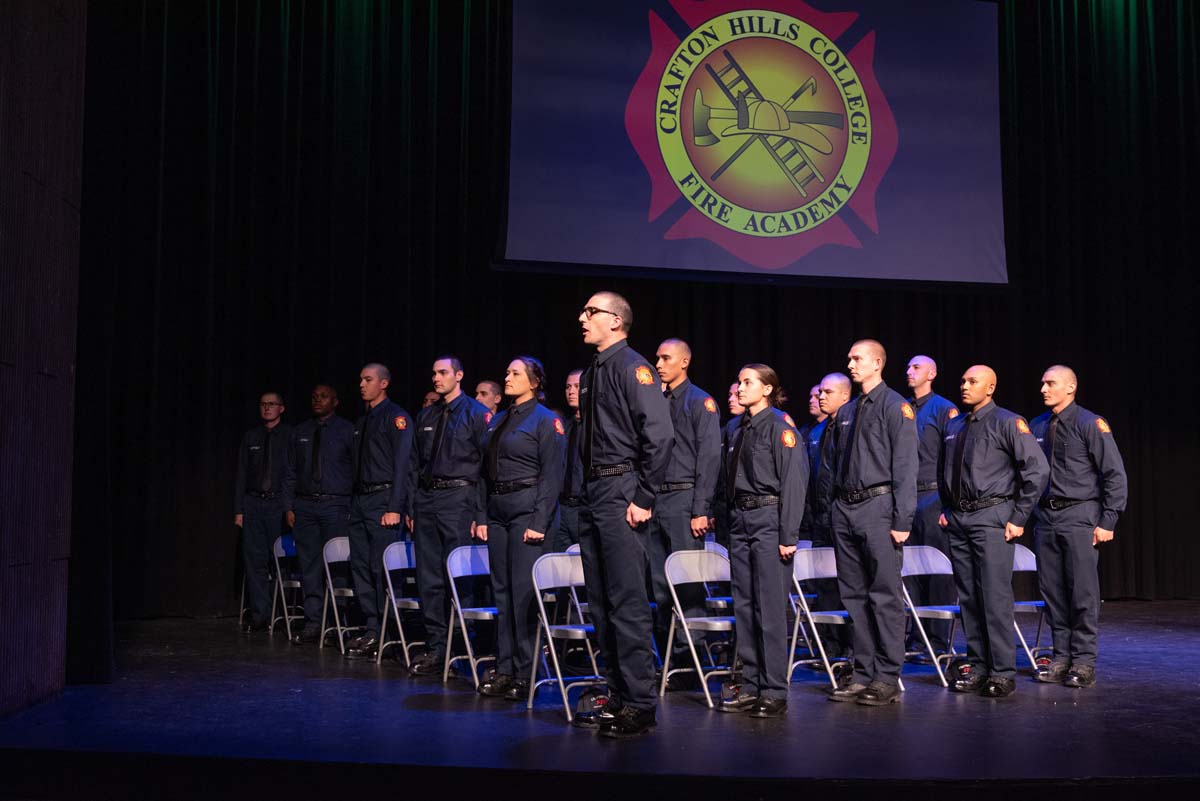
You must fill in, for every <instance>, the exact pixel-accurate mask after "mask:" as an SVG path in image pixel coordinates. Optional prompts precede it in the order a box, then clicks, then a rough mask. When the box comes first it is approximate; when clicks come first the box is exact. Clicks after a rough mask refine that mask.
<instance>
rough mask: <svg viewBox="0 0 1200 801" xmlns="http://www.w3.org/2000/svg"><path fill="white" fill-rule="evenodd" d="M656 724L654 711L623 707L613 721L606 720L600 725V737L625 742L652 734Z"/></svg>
mask: <svg viewBox="0 0 1200 801" xmlns="http://www.w3.org/2000/svg"><path fill="white" fill-rule="evenodd" d="M656 723H657V721H656V720H655V719H654V710H653V709H634V708H633V707H631V706H623V707H621V711H620V712H618V713H617V714H616V715H614V716H613V718H612V720H606V721H604V722H603V723H601V724H600V736H601V737H611V738H613V739H615V740H624V739H626V738H628V737H636V736H638V735H639V734H646V733H648V732H650V731H651V730H652V729H653V728H654V726H655V724H656Z"/></svg>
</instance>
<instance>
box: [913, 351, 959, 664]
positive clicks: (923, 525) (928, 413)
mask: <svg viewBox="0 0 1200 801" xmlns="http://www.w3.org/2000/svg"><path fill="white" fill-rule="evenodd" d="M905 375H906V377H907V379H908V386H909V388H910V389H911V390H912V397H911V398H910V399H909V403H910V404H911V405H912V407H913V409H914V410H915V411H916V413H917V439H918V442H919V444H918V446H917V457H918V458H917V513H916V515H915V516H914V517H913V528H912V537H911V538H910V539H909V541H908V544H909V545H929V546H932V547H934V548H937V549H938V550H939V551H941V552H942V553H944V554H946V556H950V543H949V541H948V540H947V539H946V532H945V531H944V530H943V529H942V527H941V526H939V525H938V517H940V516H941V513H942V500H941V497H940V496H939V495H938V482H937V469H938V454H939V453H940V452H941V450H942V438H943V437H944V436H945V435H946V424H947V423H948V422H949V421H951V420H953V419H954V418H955V417H958V407H956V406H955V405H954V404H953V403H951V402H950V401H948V400H946V399H945V398H943V397H942V396H941V395H939V394H937V393H936V392H934V391H933V379H935V378H937V362H935V361H934V360H933V359H931V358H930V357H928V356H913V357H912V358H911V359H909V360H908V369H907V371H906V372H905ZM908 585H909V596H910V597H911V598H912V599H913V603H914V604H916V605H917V606H924V605H929V604H953V603H954V602H955V599H956V597H957V594H956V592H955V589H954V577H953V576H923V577H920V578H911V579H908ZM914 630H915V627H914ZM925 631H926V634H927V635H928V636H929V642H930V645H932V646H933V649H934V651H936V652H938V653H944V652H946V651H949V650H950V642H949V637H950V621H948V620H930V621H926V623H925ZM921 645H922V644H920V643H917V642H915V641H910V643H909V650H918V648H919V647H920V646H921Z"/></svg>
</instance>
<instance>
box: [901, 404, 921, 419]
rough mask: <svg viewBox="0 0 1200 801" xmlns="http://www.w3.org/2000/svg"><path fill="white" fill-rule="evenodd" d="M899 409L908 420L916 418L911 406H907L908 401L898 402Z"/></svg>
mask: <svg viewBox="0 0 1200 801" xmlns="http://www.w3.org/2000/svg"><path fill="white" fill-rule="evenodd" d="M900 411H901V413H902V414H903V415H904V416H905V417H906V418H908V419H909V420H916V419H917V415H916V412H914V411H913V407H911V406H909V405H908V403H902V404H900Z"/></svg>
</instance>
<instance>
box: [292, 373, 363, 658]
mask: <svg viewBox="0 0 1200 801" xmlns="http://www.w3.org/2000/svg"><path fill="white" fill-rule="evenodd" d="M337 407H338V396H337V390H335V389H334V388H333V387H332V386H330V385H329V384H318V385H317V386H315V387H313V391H312V413H313V416H312V418H310V419H308V420H305V421H304V422H303V423H301V424H300V425H298V426H296V428H295V429H294V430H293V431H292V436H291V440H290V441H289V443H288V460H287V470H286V471H285V472H284V474H283V508H284V509H286V510H287V521H288V525H289V526H291V527H292V536H293V537H294V538H295V540H296V556H297V557H298V559H299V561H300V574H301V578H300V583H301V585H302V586H303V588H304V630H303V631H300V632H296V633H295V634H294V635H293V637H292V639H293V641H294V642H297V643H315V642H317V641H318V640H320V638H321V611H322V610H321V605H322V603H323V602H324V599H325V560H324V558H323V555H322V552H323V550H324V548H325V543H327V542H329V541H330V540H331V539H334V538H335V537H344V536H346V529H347V527H348V525H349V522H350V494H351V492H352V491H353V489H354V426H353V425H352V424H351V423H350V421H348V420H346V419H344V418H341V417H338V415H337Z"/></svg>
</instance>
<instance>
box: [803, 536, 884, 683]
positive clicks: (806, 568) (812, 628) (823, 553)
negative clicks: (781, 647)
mask: <svg viewBox="0 0 1200 801" xmlns="http://www.w3.org/2000/svg"><path fill="white" fill-rule="evenodd" d="M836 578H837V559H836V557H835V556H834V553H833V548H798V549H797V550H796V555H795V556H793V557H792V587H793V589H795V592H794V593H793V594H792V598H793V603H794V604H795V605H796V620H795V622H793V623H792V647H791V650H790V651H789V653H791V654H795V653H796V646H797V644H798V640H799V639H800V634H801V631H802V628H801V627H802V626H803V625H804V624H805V623H807V624H808V631H807V632H804V636H805V638H806V639H808V642H809V649H810V650H809V653H812V650H811V648H812V643H816V646H817V653H818V654H820V657H821V658H820V659H819V660H817V659H796V660H794V661H793V662H792V664H791V666H790V667H789V668H788V676H789V677H790V676H791V675H792V672H793V671H795V670H796V668H797V667H798V666H800V665H811V664H813V663H814V662H820V664H821V666H822V667H824V668H825V675H827V676H828V677H829V684H830V685H831V686H832V687H833V688H834V689H835V690H836V689H837V679H836V678H835V677H834V675H833V666H832V665H831V664H830V662H829V656H828V655H827V654H826V653H825V645H824V643H822V642H821V637H820V636H819V635H818V634H817V625H818V624H822V625H829V626H848V625H850V614H849V613H848V612H846V610H844V609H840V610H834V611H828V610H825V611H820V612H813V611H812V608H811V607H810V606H809V605H808V602H809V596H808V595H806V594H805V593H804V591H803V590H802V589H801V587H800V582H802V581H817V580H821V579H836ZM810 635H811V636H810ZM901 688H902V689H903V685H901Z"/></svg>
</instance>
